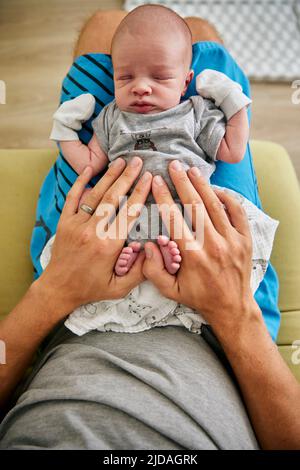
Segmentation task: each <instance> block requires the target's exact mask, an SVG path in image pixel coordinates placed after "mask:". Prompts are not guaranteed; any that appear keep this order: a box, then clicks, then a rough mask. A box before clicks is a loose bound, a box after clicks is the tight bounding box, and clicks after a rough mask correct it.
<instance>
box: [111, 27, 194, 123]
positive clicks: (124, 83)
mask: <svg viewBox="0 0 300 470" xmlns="http://www.w3.org/2000/svg"><path fill="white" fill-rule="evenodd" d="M183 51H184V49H183V48H182V47H181V46H180V45H179V46H176V44H171V41H170V40H168V39H167V38H166V36H164V37H163V38H160V37H156V38H155V37H154V38H153V37H152V38H145V37H143V38H140V39H139V40H137V38H136V37H133V36H131V35H130V34H128V33H126V34H124V37H122V41H120V42H119V44H118V45H117V46H116V49H115V50H114V51H113V65H114V83H115V98H116V103H117V105H118V107H119V108H120V109H121V110H122V111H127V112H131V113H142V114H153V113H159V112H161V111H164V110H166V109H169V108H173V107H174V106H176V105H177V104H179V103H180V98H181V96H183V95H184V94H185V92H186V89H187V87H188V85H189V83H190V81H191V80H192V78H193V71H192V70H189V68H188V65H187V63H186V60H185V58H184V53H183Z"/></svg>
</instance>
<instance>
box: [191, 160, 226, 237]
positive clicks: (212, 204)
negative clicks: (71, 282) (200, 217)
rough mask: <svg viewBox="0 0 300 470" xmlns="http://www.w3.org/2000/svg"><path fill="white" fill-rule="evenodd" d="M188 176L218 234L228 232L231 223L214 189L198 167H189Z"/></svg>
mask: <svg viewBox="0 0 300 470" xmlns="http://www.w3.org/2000/svg"><path fill="white" fill-rule="evenodd" d="M188 177H189V178H190V180H191V182H192V184H193V186H194V187H195V189H196V190H197V192H198V194H199V195H200V197H201V199H202V201H203V204H204V205H205V208H206V210H207V213H208V216H209V218H210V220H211V222H212V224H213V226H214V227H215V229H216V230H217V232H218V233H219V234H220V235H223V236H225V235H226V234H227V233H228V230H230V228H231V225H230V223H229V220H228V217H227V215H226V213H225V210H224V207H223V205H222V204H221V202H220V200H219V198H218V197H217V195H216V194H215V192H214V190H213V189H212V187H211V186H210V185H209V183H208V182H207V181H206V180H205V178H204V177H203V176H202V175H201V172H200V170H199V168H197V167H193V168H191V169H190V170H189V171H188Z"/></svg>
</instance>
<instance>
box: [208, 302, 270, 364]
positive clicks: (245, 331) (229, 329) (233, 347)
mask: <svg viewBox="0 0 300 470" xmlns="http://www.w3.org/2000/svg"><path fill="white" fill-rule="evenodd" d="M224 317H225V320H224V321H222V322H219V321H218V319H219V318H224ZM215 318H216V322H214V324H213V325H212V326H213V329H214V332H215V334H216V336H217V337H218V339H219V341H220V343H221V344H222V346H223V348H224V350H225V351H226V353H227V354H229V355H233V356H234V355H236V354H240V353H242V351H243V350H244V349H247V348H248V345H249V341H250V342H251V341H252V339H253V340H254V342H255V335H256V334H257V333H258V332H259V331H260V332H262V334H267V335H269V333H268V331H267V328H266V326H265V323H264V319H263V316H262V312H261V310H260V308H259V306H258V305H257V303H256V302H255V300H254V298H251V297H250V298H249V299H245V301H244V302H242V303H241V304H240V305H239V307H238V308H237V309H236V310H234V309H232V310H231V311H230V312H228V313H227V315H226V314H224V311H223V312H219V313H217V314H216V316H215Z"/></svg>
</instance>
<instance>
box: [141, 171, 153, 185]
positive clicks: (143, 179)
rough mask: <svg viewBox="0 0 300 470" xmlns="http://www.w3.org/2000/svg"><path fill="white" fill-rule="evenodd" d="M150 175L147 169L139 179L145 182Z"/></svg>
mask: <svg viewBox="0 0 300 470" xmlns="http://www.w3.org/2000/svg"><path fill="white" fill-rule="evenodd" d="M151 176H152V175H151V173H150V172H149V171H146V173H144V174H143V176H142V178H141V180H142V181H143V183H146V182H147V181H149V180H150V179H151Z"/></svg>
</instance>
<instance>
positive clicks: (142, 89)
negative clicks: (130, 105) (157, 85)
mask: <svg viewBox="0 0 300 470" xmlns="http://www.w3.org/2000/svg"><path fill="white" fill-rule="evenodd" d="M132 93H133V94H134V95H138V96H143V95H150V94H151V93H152V89H151V87H150V86H149V85H148V84H147V83H145V82H140V83H136V84H135V85H134V86H133V88H132Z"/></svg>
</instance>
